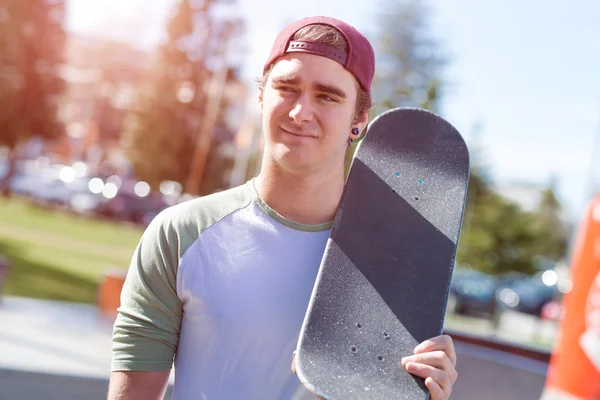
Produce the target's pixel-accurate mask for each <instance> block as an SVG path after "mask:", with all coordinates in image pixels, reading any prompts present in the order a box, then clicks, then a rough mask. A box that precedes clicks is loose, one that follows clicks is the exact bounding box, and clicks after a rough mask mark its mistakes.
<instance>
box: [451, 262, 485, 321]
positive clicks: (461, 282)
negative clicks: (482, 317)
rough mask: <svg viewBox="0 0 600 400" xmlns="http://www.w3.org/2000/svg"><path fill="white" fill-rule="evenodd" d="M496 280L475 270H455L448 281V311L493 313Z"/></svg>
mask: <svg viewBox="0 0 600 400" xmlns="http://www.w3.org/2000/svg"><path fill="white" fill-rule="evenodd" d="M495 293H496V280H495V278H494V277H492V276H489V275H486V274H484V273H482V272H479V271H475V270H470V269H466V270H460V269H458V270H456V271H455V272H454V273H453V275H452V281H451V282H450V295H449V299H448V308H449V311H451V312H454V313H456V314H487V315H491V314H493V313H494V310H495V307H496V299H495Z"/></svg>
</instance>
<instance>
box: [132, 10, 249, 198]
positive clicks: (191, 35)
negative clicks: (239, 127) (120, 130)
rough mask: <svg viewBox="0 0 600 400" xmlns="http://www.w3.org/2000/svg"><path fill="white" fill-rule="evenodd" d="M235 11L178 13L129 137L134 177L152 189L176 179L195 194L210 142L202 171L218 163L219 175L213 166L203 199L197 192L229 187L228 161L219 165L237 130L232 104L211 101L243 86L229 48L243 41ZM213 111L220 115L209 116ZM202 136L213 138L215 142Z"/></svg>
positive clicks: (144, 93) (203, 176)
mask: <svg viewBox="0 0 600 400" xmlns="http://www.w3.org/2000/svg"><path fill="white" fill-rule="evenodd" d="M234 5H235V4H234V1H229V0H204V1H193V0H181V1H180V2H179V3H178V4H177V6H176V7H175V8H174V13H173V15H172V17H171V19H170V21H169V23H168V26H167V34H168V37H167V40H166V42H165V43H164V44H163V45H162V46H161V47H160V49H159V53H158V61H157V63H156V66H155V69H154V72H153V74H152V76H151V77H150V79H149V81H148V84H147V86H146V87H145V88H144V90H142V97H141V101H140V103H139V104H138V107H137V111H136V115H135V117H136V118H135V119H134V121H135V122H134V123H133V124H132V127H133V128H132V129H131V130H130V132H128V133H127V134H126V135H125V138H124V139H125V143H124V144H125V147H126V149H127V153H128V157H129V159H130V160H131V162H132V167H133V171H134V174H135V175H136V176H137V177H138V178H140V179H142V180H145V181H147V182H149V183H150V184H151V185H152V186H153V187H157V186H158V185H159V183H160V182H161V181H163V180H173V181H177V182H179V183H181V184H182V185H183V186H184V190H186V191H189V187H187V185H188V181H189V180H188V178H189V174H190V171H191V169H192V163H193V161H194V157H195V156H196V155H197V153H198V152H197V149H198V147H199V146H200V145H204V144H206V145H207V146H208V151H206V153H205V154H204V155H205V157H204V159H203V160H201V161H203V165H202V167H204V165H205V164H207V163H212V164H214V163H217V164H218V165H219V167H220V170H219V171H218V172H220V173H218V172H215V168H214V165H213V166H208V167H207V168H206V170H207V172H206V173H204V174H202V176H200V177H199V178H198V179H199V180H200V179H201V180H202V186H201V188H200V190H199V193H193V194H206V193H209V192H212V191H214V190H218V188H220V187H221V186H222V185H224V184H225V180H224V177H223V176H222V175H223V172H224V171H226V170H227V168H230V163H229V162H228V161H227V160H220V158H219V157H227V154H228V152H227V151H226V149H225V150H224V149H220V146H221V145H224V146H227V143H230V142H231V140H232V139H233V135H234V132H233V131H231V130H230V129H229V128H228V124H227V111H228V108H229V104H228V99H227V98H222V99H221V98H220V99H219V100H220V101H219V102H218V104H216V105H215V104H214V101H213V100H214V96H215V95H216V94H218V95H219V96H220V95H221V94H222V92H223V86H224V85H226V84H229V83H231V82H237V72H236V70H235V68H234V67H233V66H232V65H231V64H230V63H229V62H228V61H227V59H226V56H227V52H226V51H225V50H224V49H226V48H227V44H228V43H230V42H231V41H232V40H233V39H234V38H235V37H236V36H239V34H240V32H241V28H242V24H241V21H240V20H239V19H237V18H235V17H232V16H231V15H233V14H232V13H224V12H222V10H223V8H227V7H234ZM219 11H221V12H219ZM210 106H212V109H214V110H215V113H214V115H211V114H210V112H207V110H210V109H211V107H210ZM211 117H212V119H210V120H209V119H208V118H211ZM203 135H204V136H206V135H210V140H206V139H207V138H206V137H204V138H203V137H202V136H203ZM202 139H204V140H205V141H203V142H199V141H200V140H202ZM196 158H197V157H196ZM217 169H219V168H217ZM209 170H210V172H209ZM203 178H204V179H203Z"/></svg>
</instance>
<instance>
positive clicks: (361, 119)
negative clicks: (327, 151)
mask: <svg viewBox="0 0 600 400" xmlns="http://www.w3.org/2000/svg"><path fill="white" fill-rule="evenodd" d="M368 123H369V113H368V112H365V113H362V114H361V115H359V116H358V118H355V119H354V121H353V123H352V128H358V131H359V132H360V134H359V135H358V136H356V135H353V134H350V139H358V138H359V137H361V136H362V134H363V131H364V130H365V128H366V127H367V125H368Z"/></svg>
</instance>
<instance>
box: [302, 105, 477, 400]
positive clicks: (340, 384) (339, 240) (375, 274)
mask: <svg viewBox="0 0 600 400" xmlns="http://www.w3.org/2000/svg"><path fill="white" fill-rule="evenodd" d="M468 180H469V154H468V150H467V147H466V144H465V142H464V140H463V138H462V137H461V135H460V134H459V132H458V131H457V130H456V129H455V128H454V127H453V126H452V125H450V124H449V123H448V122H447V121H445V120H444V119H442V118H441V117H439V116H437V115H436V114H434V113H432V112H429V111H426V110H422V109H416V108H396V109H393V110H390V111H387V112H385V113H383V114H381V115H379V116H378V117H376V118H375V119H374V120H373V121H372V122H371V124H370V125H369V126H368V128H367V134H366V136H365V137H364V139H363V140H362V141H361V142H360V144H359V145H358V147H357V150H356V153H355V156H354V158H353V161H352V165H351V167H350V171H349V174H348V178H347V181H346V184H345V187H344V191H343V195H342V199H341V202H340V206H339V208H338V212H337V214H336V217H335V220H334V224H333V228H332V232H331V235H330V238H329V240H328V242H327V245H326V249H325V253H324V256H323V259H322V262H321V265H320V269H319V273H318V275H317V280H316V282H315V286H314V289H313V292H312V296H311V299H310V302H309V306H308V309H307V312H306V315H305V318H304V322H303V324H302V329H301V332H300V336H299V339H298V344H297V348H296V356H295V358H296V360H295V361H296V373H297V374H298V377H299V378H300V380H301V381H302V383H303V384H304V385H305V386H306V387H307V388H308V389H309V390H311V391H312V392H313V393H314V394H316V395H317V396H318V397H320V398H322V399H328V400H329V399H344V400H348V399H386V400H390V399H403V400H424V399H428V398H429V391H428V390H427V388H426V387H425V384H424V379H422V378H419V377H416V376H413V375H411V374H409V373H408V372H407V371H406V370H405V369H404V368H403V367H402V366H401V364H400V360H401V359H402V357H405V356H409V355H412V354H413V349H414V347H415V346H416V345H417V344H419V343H420V342H422V341H424V340H426V339H429V338H432V337H434V336H437V335H440V334H441V333H442V330H443V324H444V317H445V311H446V305H447V300H448V292H449V288H450V278H451V276H452V271H453V269H454V262H455V257H456V250H457V245H458V240H459V236H460V230H461V226H462V220H463V215H464V208H465V201H466V193H467V184H468Z"/></svg>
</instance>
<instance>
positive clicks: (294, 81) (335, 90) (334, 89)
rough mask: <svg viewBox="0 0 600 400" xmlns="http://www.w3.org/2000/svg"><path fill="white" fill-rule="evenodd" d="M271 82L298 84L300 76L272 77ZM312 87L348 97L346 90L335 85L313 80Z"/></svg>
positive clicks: (340, 96)
mask: <svg viewBox="0 0 600 400" xmlns="http://www.w3.org/2000/svg"><path fill="white" fill-rule="evenodd" d="M273 83H274V84H280V85H298V84H300V78H299V77H297V76H278V77H274V78H273ZM313 88H314V89H315V90H317V91H319V92H323V93H328V94H332V95H334V96H337V97H339V98H342V99H345V98H346V97H348V96H347V95H346V92H344V91H343V90H342V89H340V88H339V87H338V86H336V85H331V84H326V83H321V82H315V83H313Z"/></svg>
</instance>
